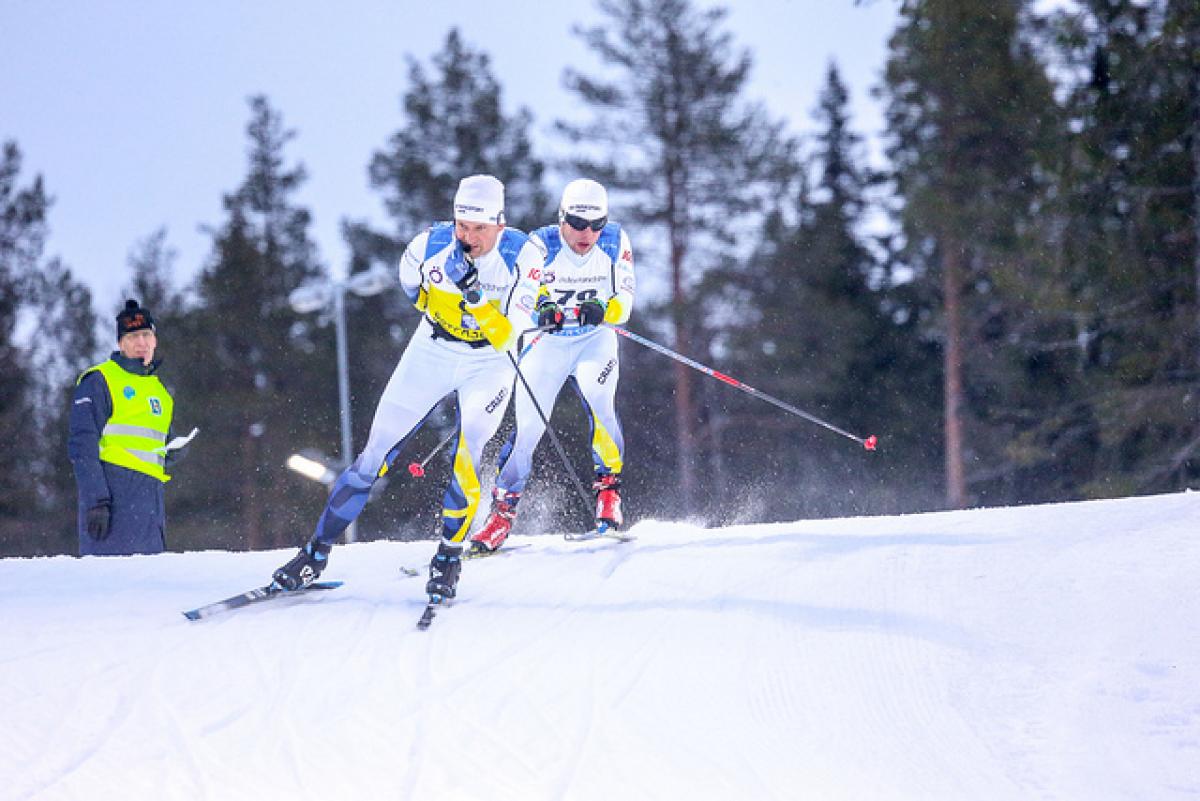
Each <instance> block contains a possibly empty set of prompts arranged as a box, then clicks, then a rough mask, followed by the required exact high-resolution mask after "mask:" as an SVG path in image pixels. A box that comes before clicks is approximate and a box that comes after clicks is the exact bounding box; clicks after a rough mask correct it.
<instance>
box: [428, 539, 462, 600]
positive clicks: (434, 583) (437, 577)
mask: <svg viewBox="0 0 1200 801" xmlns="http://www.w3.org/2000/svg"><path fill="white" fill-rule="evenodd" d="M460 572H462V546H461V545H450V544H449V543H447V542H445V541H443V542H442V543H441V544H440V545H438V550H437V553H436V554H434V555H433V559H432V560H430V562H429V581H428V582H427V583H426V584H425V592H427V593H429V594H430V595H431V596H432V595H437V596H441V597H442V598H444V599H446V600H450V599H451V598H453V597H454V593H455V589H456V588H457V587H458V574H459V573H460Z"/></svg>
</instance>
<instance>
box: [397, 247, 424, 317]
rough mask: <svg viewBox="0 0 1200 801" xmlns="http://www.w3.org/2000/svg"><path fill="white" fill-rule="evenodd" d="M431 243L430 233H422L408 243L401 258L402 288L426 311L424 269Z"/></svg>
mask: <svg viewBox="0 0 1200 801" xmlns="http://www.w3.org/2000/svg"><path fill="white" fill-rule="evenodd" d="M428 242H429V231H427V230H426V231H422V232H421V233H420V234H417V236H416V237H415V238H414V239H413V241H411V242H409V243H408V247H406V248H405V249H404V254H403V255H402V256H401V257H400V267H399V272H400V288H401V289H403V290H404V294H405V295H406V296H408V299H409V300H410V301H411V302H412V304H413V305H414V306H416V307H417V309H418V310H420V311H425V307H426V306H427V305H428V294H427V293H428V290H427V288H426V287H425V270H424V267H423V263H424V260H425V259H424V253H425V248H426V246H427V245H428Z"/></svg>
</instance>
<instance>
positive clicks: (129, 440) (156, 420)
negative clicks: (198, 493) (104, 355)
mask: <svg viewBox="0 0 1200 801" xmlns="http://www.w3.org/2000/svg"><path fill="white" fill-rule="evenodd" d="M96 371H99V372H100V373H101V374H102V375H103V376H104V381H105V383H106V384H108V395H109V398H110V399H111V400H112V417H110V418H109V419H108V422H107V423H106V424H105V426H104V430H103V431H101V432H100V461H102V462H108V463H109V464H115V465H120V466H121V467H126V468H128V469H130V470H136V471H138V472H139V473H145V474H146V475H148V476H154V477H155V478H157V479H158V480H159V481H162V482H167V481H170V480H171V477H170V476H169V475H167V474H166V471H165V470H164V467H165V465H166V451H165V450H164V446H165V445H166V444H167V432H168V431H170V429H171V415H172V413H173V412H174V410H175V402H174V400H172V398H171V394H170V393H169V392H167V388H166V387H164V386H163V385H162V382H161V381H159V380H158V376H153V375H135V374H133V373H130V372H127V371H125V370H123V369H122V368H121V366H120V365H118V364H117V363H116V362H114V361H113V360H112V359H109V360H108V361H105V362H101V363H100V364H97V365H96V366H94V367H89V368H88V369H87V370H84V371H83V373H82V374H80V376H79V381H82V380H83V378H84V376H86V375H87V374H88V373H92V372H96ZM76 383H78V382H76Z"/></svg>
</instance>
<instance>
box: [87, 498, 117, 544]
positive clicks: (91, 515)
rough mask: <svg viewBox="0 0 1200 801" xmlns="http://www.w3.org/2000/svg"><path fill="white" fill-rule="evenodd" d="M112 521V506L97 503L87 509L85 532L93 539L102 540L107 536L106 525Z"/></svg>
mask: <svg viewBox="0 0 1200 801" xmlns="http://www.w3.org/2000/svg"><path fill="white" fill-rule="evenodd" d="M111 522H112V507H111V506H109V505H108V504H107V503H101V504H97V505H96V506H93V507H92V508H91V509H88V510H87V533H88V534H89V535H90V536H91V538H92V539H94V540H102V539H104V538H105V537H107V536H108V526H109V524H110V523H111Z"/></svg>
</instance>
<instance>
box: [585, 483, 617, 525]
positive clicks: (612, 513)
mask: <svg viewBox="0 0 1200 801" xmlns="http://www.w3.org/2000/svg"><path fill="white" fill-rule="evenodd" d="M592 489H594V490H595V491H596V527H597V528H600V527H602V526H603V527H605V528H620V527H621V524H622V523H623V522H624V517H622V515H621V492H620V489H621V477H620V476H619V475H617V474H616V473H603V474H601V475H598V476H596V483H594V484H592Z"/></svg>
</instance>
